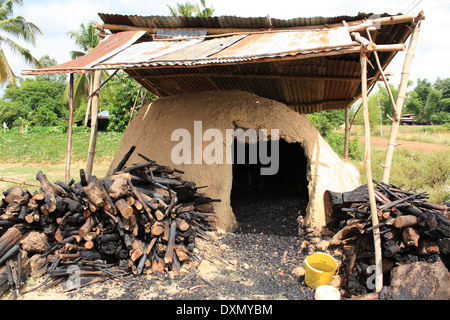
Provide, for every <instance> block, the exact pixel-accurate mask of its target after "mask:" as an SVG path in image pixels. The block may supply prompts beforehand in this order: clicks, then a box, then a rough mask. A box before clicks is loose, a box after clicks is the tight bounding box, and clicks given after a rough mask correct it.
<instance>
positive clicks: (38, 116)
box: [0, 77, 68, 127]
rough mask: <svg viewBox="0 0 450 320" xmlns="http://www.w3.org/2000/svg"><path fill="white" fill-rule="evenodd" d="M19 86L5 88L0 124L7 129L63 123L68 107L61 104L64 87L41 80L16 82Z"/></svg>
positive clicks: (20, 79)
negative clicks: (6, 126) (24, 124)
mask: <svg viewBox="0 0 450 320" xmlns="http://www.w3.org/2000/svg"><path fill="white" fill-rule="evenodd" d="M19 82H20V86H12V85H9V84H8V85H7V88H6V89H5V92H4V95H3V98H2V101H1V102H0V122H2V123H3V122H6V124H7V125H8V127H13V126H21V125H22V124H23V123H24V122H27V123H30V122H31V123H33V124H35V125H39V126H55V125H60V124H64V123H65V119H66V118H67V117H68V107H67V105H66V104H64V103H63V101H62V95H63V92H64V87H65V84H64V83H62V82H54V81H51V80H48V79H45V78H43V77H36V78H27V79H23V78H19Z"/></svg>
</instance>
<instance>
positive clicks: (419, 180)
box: [359, 148, 450, 204]
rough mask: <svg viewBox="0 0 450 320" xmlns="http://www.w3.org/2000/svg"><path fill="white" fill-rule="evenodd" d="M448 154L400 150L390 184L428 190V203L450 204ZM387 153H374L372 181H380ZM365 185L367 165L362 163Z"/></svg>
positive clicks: (393, 163)
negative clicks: (449, 202) (365, 168)
mask: <svg viewBox="0 0 450 320" xmlns="http://www.w3.org/2000/svg"><path fill="white" fill-rule="evenodd" d="M447 153H448V152H447V151H445V150H444V151H437V152H433V153H423V152H418V151H414V152H413V151H411V150H409V149H405V148H401V149H397V150H396V151H395V153H394V158H393V161H392V168H391V176H390V181H389V182H390V183H391V184H394V185H396V186H400V185H404V187H405V188H409V187H412V188H414V189H417V192H421V191H427V193H428V194H429V197H430V199H429V201H430V202H432V203H437V204H441V203H444V202H447V201H450V185H449V180H448V178H449V176H450V157H448V154H447ZM385 156H386V151H385V150H374V151H373V152H372V171H373V179H374V180H377V181H381V180H382V178H383V168H382V167H381V165H380V164H383V163H384V159H385ZM359 168H360V170H361V173H362V177H361V178H362V180H363V183H366V182H367V180H366V178H365V175H364V174H363V173H364V172H365V171H364V162H363V161H361V162H360V163H359Z"/></svg>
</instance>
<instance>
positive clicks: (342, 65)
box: [24, 14, 411, 113]
mask: <svg viewBox="0 0 450 320" xmlns="http://www.w3.org/2000/svg"><path fill="white" fill-rule="evenodd" d="M99 15H100V17H101V18H102V20H103V21H104V22H105V23H108V24H116V25H120V26H124V25H125V26H131V27H142V28H146V31H140V33H138V34H135V36H136V38H139V40H137V39H135V38H133V40H132V41H131V40H130V42H132V43H134V41H135V44H131V43H130V42H127V41H125V40H120V41H118V40H114V41H112V40H111V39H116V38H115V37H116V36H117V37H121V36H124V37H125V34H127V33H126V32H125V33H123V32H118V31H113V30H112V32H114V33H113V36H111V37H110V38H108V39H109V40H108V41H111V44H113V43H115V45H116V46H119V47H120V50H119V49H117V48H116V49H115V50H114V51H111V50H112V48H114V46H112V47H111V48H110V49H108V48H107V47H106V45H105V44H106V43H104V42H102V43H101V44H103V45H105V46H104V47H100V45H99V47H100V48H99V50H97V48H96V49H95V50H94V51H93V52H91V53H90V54H88V55H87V56H85V58H84V59H85V61H84V62H83V63H81V61H77V60H74V61H72V62H69V63H67V64H63V65H60V66H57V67H52V68H50V69H45V70H39V71H36V73H24V74H41V73H49V72H54V71H58V72H76V71H80V70H82V69H86V68H95V69H124V70H125V71H126V72H127V73H128V74H129V75H130V76H131V77H133V78H134V79H135V80H137V81H138V82H139V83H140V84H141V85H142V86H144V87H145V88H146V89H148V90H149V91H151V92H152V93H154V94H156V95H158V96H161V97H163V96H168V95H176V94H184V93H195V92H201V91H209V90H235V89H237V90H244V91H249V92H252V93H255V94H257V95H260V96H262V97H267V98H270V99H274V100H278V101H281V102H283V103H285V104H287V105H289V106H290V107H292V108H293V109H294V110H296V111H298V112H300V113H311V112H317V111H321V110H327V109H337V108H345V107H347V106H348V105H349V103H350V102H351V101H353V100H354V99H355V97H357V96H358V94H359V93H360V87H361V80H360V64H359V51H358V50H359V45H358V44H356V43H354V42H352V40H351V37H350V35H349V32H348V29H346V28H345V27H342V25H343V24H342V21H343V20H345V21H346V22H347V23H348V24H349V25H350V26H351V25H352V22H353V25H354V24H356V23H360V22H361V20H362V19H364V18H367V17H369V16H370V14H360V15H358V16H356V17H347V16H345V17H343V16H341V17H334V18H323V17H313V18H295V19H289V20H280V19H271V18H270V17H259V18H240V17H234V16H224V17H210V18H186V17H160V16H147V17H143V16H123V15H108V14H99ZM382 16H388V15H382ZM296 27H301V29H298V28H297V29H292V28H296ZM302 27H306V28H302ZM410 27H411V23H409V22H401V23H393V24H390V25H383V26H381V28H379V29H377V30H376V31H374V32H372V38H373V40H374V42H375V43H376V44H377V45H381V44H403V43H405V42H406V39H407V38H408V37H409V35H410V33H411V29H410ZM210 28H216V31H217V33H214V32H216V31H214V32H213V33H211V34H215V35H217V34H218V33H224V31H228V32H233V31H234V30H235V28H237V29H238V30H240V31H238V32H237V33H232V34H229V33H227V34H222V35H220V36H210V35H209V32H210V31H211V29H210ZM280 28H288V29H289V30H280ZM161 29H163V30H161ZM168 29H170V30H168ZM179 29H184V30H181V31H180V30H179ZM205 29H207V30H208V36H206V37H205V36H204V35H205ZM268 29H270V30H268ZM277 29H278V30H277ZM230 30H231V31H230ZM243 30H245V31H243ZM261 30H265V31H261ZM115 32H118V33H115ZM149 32H151V33H152V35H151V37H149ZM128 34H129V35H131V33H128ZM157 34H159V36H158V35H157ZM155 35H156V36H155ZM163 35H166V36H167V35H173V36H175V37H176V36H183V35H184V36H188V37H193V38H190V39H189V38H188V39H186V38H181V39H180V38H177V39H170V40H169V39H165V40H162V39H161V37H162V36H163ZM125 38H126V37H125ZM117 39H120V38H117ZM136 40H137V41H136ZM150 40H151V41H150ZM105 41H107V40H105ZM122 41H125V42H126V45H125V44H124V43H122ZM119 42H120V43H122V44H123V46H120V45H119ZM124 47H126V49H124ZM348 49H354V52H355V53H352V52H353V51H349V50H348ZM119 51H120V52H119ZM395 54H396V52H379V57H380V60H381V64H382V66H383V67H384V68H385V67H386V66H387V65H388V64H389V62H390V61H391V60H392V59H393V57H394V56H395ZM369 59H370V60H371V62H372V65H376V63H375V61H374V57H373V55H371V54H369ZM70 68H72V69H70ZM378 76H379V71H378V70H377V69H371V68H369V72H368V77H369V79H371V80H370V81H371V82H370V85H372V84H374V83H375V82H376V81H377V80H376V79H377V78H378Z"/></svg>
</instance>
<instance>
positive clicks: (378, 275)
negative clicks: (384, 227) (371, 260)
mask: <svg viewBox="0 0 450 320" xmlns="http://www.w3.org/2000/svg"><path fill="white" fill-rule="evenodd" d="M361 78H362V79H361V84H362V88H361V91H362V104H363V111H364V129H365V130H364V131H365V167H366V179H367V187H368V190H369V198H370V211H371V216H372V225H373V226H375V225H377V224H378V214H377V203H376V200H375V191H374V187H373V182H372V181H373V179H372V165H371V150H370V121H369V105H368V99H367V56H366V53H365V52H363V51H361ZM379 232H380V229H379V228H375V229H374V230H373V240H374V245H375V265H376V268H375V291H376V292H380V291H381V289H382V288H383V265H382V257H381V237H380V235H379Z"/></svg>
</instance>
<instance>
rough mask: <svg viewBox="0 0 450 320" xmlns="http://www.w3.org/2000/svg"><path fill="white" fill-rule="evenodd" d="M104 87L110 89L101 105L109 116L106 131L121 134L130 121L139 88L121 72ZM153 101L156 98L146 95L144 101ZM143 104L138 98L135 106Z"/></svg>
mask: <svg viewBox="0 0 450 320" xmlns="http://www.w3.org/2000/svg"><path fill="white" fill-rule="evenodd" d="M106 86H107V87H109V89H110V94H109V96H108V97H107V98H105V101H104V104H103V105H104V106H105V107H106V109H107V110H109V113H110V115H111V117H110V121H109V126H108V130H112V131H118V132H123V131H125V129H126V128H127V126H128V123H129V121H130V117H131V111H132V109H133V106H134V103H135V101H136V96H138V93H139V91H140V90H139V89H140V86H139V84H138V83H137V82H136V81H135V80H133V79H131V78H127V77H126V74H125V73H124V72H122V71H121V72H118V73H117V74H116V75H115V76H114V78H112V79H111V80H110V81H109V82H108V84H107V85H106ZM154 99H156V97H155V96H153V95H152V94H150V93H148V94H147V97H146V100H145V101H148V100H154ZM145 101H144V103H145ZM144 103H143V102H142V99H141V96H139V97H138V99H137V101H136V105H137V106H139V105H143V104H144ZM136 111H137V110H136ZM136 111H135V113H136ZM134 115H135V114H133V116H134Z"/></svg>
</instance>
